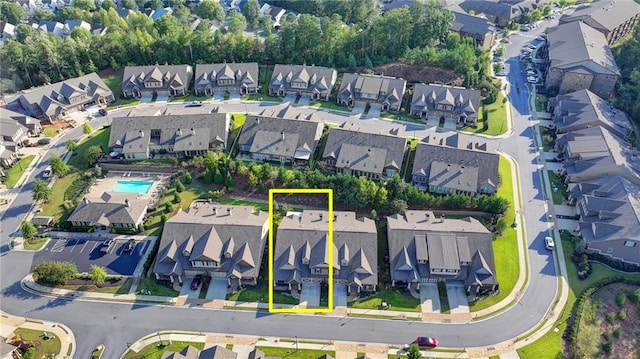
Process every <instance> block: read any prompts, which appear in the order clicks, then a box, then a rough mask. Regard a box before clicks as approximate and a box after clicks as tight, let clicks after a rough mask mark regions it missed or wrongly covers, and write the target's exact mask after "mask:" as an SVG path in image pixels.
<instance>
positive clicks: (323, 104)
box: [309, 101, 351, 112]
mask: <svg viewBox="0 0 640 359" xmlns="http://www.w3.org/2000/svg"><path fill="white" fill-rule="evenodd" d="M309 106H311V107H316V108H323V109H326V110H333V111H344V112H351V109H350V108H349V107H347V106H344V105H338V104H337V103H335V102H332V101H313V102H311V103H310V104H309Z"/></svg>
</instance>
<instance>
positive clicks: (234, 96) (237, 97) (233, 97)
mask: <svg viewBox="0 0 640 359" xmlns="http://www.w3.org/2000/svg"><path fill="white" fill-rule="evenodd" d="M240 98H242V95H241V94H240V92H230V93H229V100H232V101H240Z"/></svg>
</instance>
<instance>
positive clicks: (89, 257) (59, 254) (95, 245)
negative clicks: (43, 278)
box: [33, 237, 151, 276]
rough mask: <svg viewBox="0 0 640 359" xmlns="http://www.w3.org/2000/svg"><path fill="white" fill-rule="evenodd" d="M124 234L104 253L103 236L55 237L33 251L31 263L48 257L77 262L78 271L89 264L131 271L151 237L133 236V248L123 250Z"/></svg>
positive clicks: (115, 271)
mask: <svg viewBox="0 0 640 359" xmlns="http://www.w3.org/2000/svg"><path fill="white" fill-rule="evenodd" d="M127 241H128V239H127V238H124V237H123V238H122V239H117V240H116V241H115V244H114V245H113V246H111V247H110V248H109V251H108V252H107V253H102V252H101V250H100V249H101V247H102V242H103V241H102V240H97V239H82V238H73V239H63V238H60V239H55V238H52V239H51V240H50V241H49V242H48V243H47V245H46V246H45V247H44V248H43V249H42V250H41V251H39V252H37V253H36V255H35V256H34V259H33V265H34V266H36V265H38V264H40V263H43V262H48V261H68V262H72V263H75V264H76V266H78V272H80V273H82V272H87V273H88V272H90V271H91V265H93V264H95V265H97V266H100V267H104V268H105V270H106V271H107V273H109V274H111V275H127V276H128V275H132V274H133V272H134V271H135V269H136V266H137V265H138V263H139V262H140V259H141V258H142V256H143V255H144V253H145V252H146V251H147V250H149V249H150V248H149V244H150V243H151V241H150V240H147V239H145V240H136V243H135V246H134V248H133V250H132V251H130V252H126V251H125V250H124V247H125V244H126V243H127Z"/></svg>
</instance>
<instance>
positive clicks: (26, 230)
mask: <svg viewBox="0 0 640 359" xmlns="http://www.w3.org/2000/svg"><path fill="white" fill-rule="evenodd" d="M20 232H22V237H24V239H26V240H29V239H31V238H33V236H35V235H36V233H37V232H38V230H37V229H36V226H34V225H33V223H31V222H29V221H24V222H22V224H21V225H20Z"/></svg>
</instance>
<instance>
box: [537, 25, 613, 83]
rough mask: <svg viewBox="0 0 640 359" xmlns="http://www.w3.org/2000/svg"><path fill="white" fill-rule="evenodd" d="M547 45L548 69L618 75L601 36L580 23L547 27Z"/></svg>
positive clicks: (605, 42)
mask: <svg viewBox="0 0 640 359" xmlns="http://www.w3.org/2000/svg"><path fill="white" fill-rule="evenodd" d="M547 42H548V47H549V60H550V65H549V67H550V68H559V69H567V70H568V69H575V68H577V67H579V66H582V67H586V68H587V69H588V70H589V71H593V72H595V73H603V74H608V75H620V69H619V68H618V65H617V64H616V60H615V59H614V58H613V54H612V53H611V49H610V48H609V45H608V44H607V39H606V38H605V36H604V35H603V34H602V33H601V32H599V31H598V30H596V29H594V28H592V27H590V26H589V25H586V24H585V23H583V22H580V21H574V22H570V23H567V24H562V25H558V26H556V27H552V28H549V31H548V33H547ZM589 64H591V65H589Z"/></svg>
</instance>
